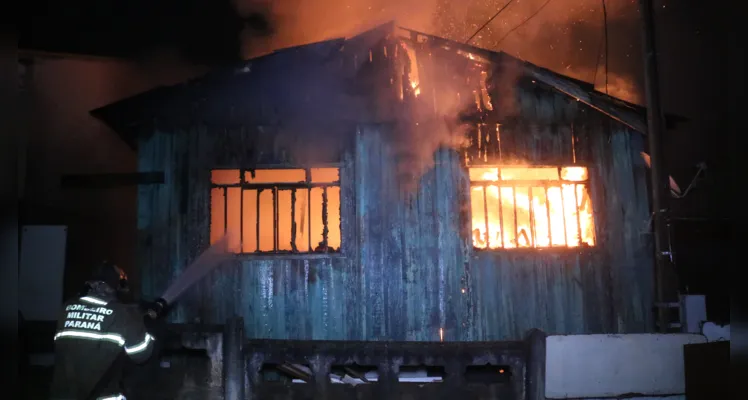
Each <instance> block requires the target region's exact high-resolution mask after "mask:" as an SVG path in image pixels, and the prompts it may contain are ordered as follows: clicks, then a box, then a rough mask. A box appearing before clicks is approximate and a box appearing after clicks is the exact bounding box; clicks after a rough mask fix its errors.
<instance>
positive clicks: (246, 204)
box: [210, 167, 341, 254]
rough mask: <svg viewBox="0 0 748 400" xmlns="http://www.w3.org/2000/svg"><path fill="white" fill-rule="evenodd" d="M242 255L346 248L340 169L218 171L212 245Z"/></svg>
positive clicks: (215, 174)
mask: <svg viewBox="0 0 748 400" xmlns="http://www.w3.org/2000/svg"><path fill="white" fill-rule="evenodd" d="M226 233H230V234H231V236H230V237H229V247H230V248H231V249H232V251H233V252H235V253H241V254H309V253H335V252H338V251H339V250H340V243H341V235H340V179H339V169H338V168H328V167H321V168H306V169H301V168H296V169H293V168H276V169H255V170H237V169H234V170H213V171H212V182H211V224H210V237H211V243H213V242H215V241H217V240H218V239H220V238H221V237H222V236H223V235H224V234H226Z"/></svg>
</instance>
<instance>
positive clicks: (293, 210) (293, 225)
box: [291, 189, 299, 253]
mask: <svg viewBox="0 0 748 400" xmlns="http://www.w3.org/2000/svg"><path fill="white" fill-rule="evenodd" d="M291 251H292V252H294V253H298V252H299V249H298V248H297V247H296V189H291Z"/></svg>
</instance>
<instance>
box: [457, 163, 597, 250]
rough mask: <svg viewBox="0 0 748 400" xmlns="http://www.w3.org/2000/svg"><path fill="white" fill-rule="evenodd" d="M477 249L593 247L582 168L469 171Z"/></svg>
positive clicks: (593, 235)
mask: <svg viewBox="0 0 748 400" xmlns="http://www.w3.org/2000/svg"><path fill="white" fill-rule="evenodd" d="M469 172H470V197H471V211H472V241H473V247H474V248H476V249H512V248H549V247H589V246H593V245H594V244H595V227H594V222H593V211H592V201H591V199H590V196H589V190H588V189H589V182H588V181H589V178H588V171H587V168H585V167H580V166H569V167H540V166H537V167H536V166H532V167H518V166H488V167H486V166H481V167H472V168H469Z"/></svg>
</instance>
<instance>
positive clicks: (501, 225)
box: [497, 175, 504, 249]
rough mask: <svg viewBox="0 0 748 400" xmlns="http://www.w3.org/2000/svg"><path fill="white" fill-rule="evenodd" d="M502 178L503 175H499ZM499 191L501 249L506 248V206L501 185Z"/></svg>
mask: <svg viewBox="0 0 748 400" xmlns="http://www.w3.org/2000/svg"><path fill="white" fill-rule="evenodd" d="M499 176H501V175H499ZM497 189H499V238H500V239H501V248H502V249H503V248H504V215H503V214H504V210H503V209H504V206H503V203H502V201H503V200H502V198H501V185H499V186H498V187H497Z"/></svg>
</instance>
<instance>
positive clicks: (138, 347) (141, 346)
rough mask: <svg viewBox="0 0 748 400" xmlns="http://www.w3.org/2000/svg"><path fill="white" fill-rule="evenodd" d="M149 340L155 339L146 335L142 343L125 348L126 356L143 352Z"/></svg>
mask: <svg viewBox="0 0 748 400" xmlns="http://www.w3.org/2000/svg"><path fill="white" fill-rule="evenodd" d="M151 340H155V339H154V338H153V336H151V335H149V334H148V333H146V334H145V339H143V341H142V342H140V343H138V344H136V345H135V346H132V347H127V346H125V352H127V354H135V353H140V352H141V351H143V350H145V349H146V347H148V343H150V342H151Z"/></svg>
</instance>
